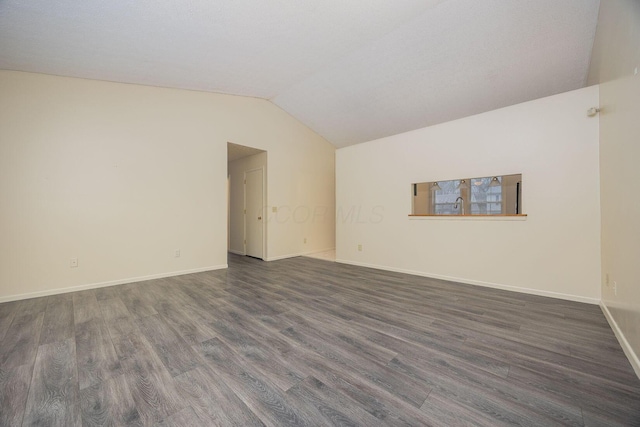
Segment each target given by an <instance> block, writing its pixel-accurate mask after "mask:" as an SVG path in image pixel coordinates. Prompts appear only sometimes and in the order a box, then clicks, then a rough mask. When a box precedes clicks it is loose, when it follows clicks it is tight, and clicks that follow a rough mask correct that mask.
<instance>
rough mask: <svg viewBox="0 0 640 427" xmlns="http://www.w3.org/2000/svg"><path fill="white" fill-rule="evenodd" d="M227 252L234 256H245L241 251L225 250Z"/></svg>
mask: <svg viewBox="0 0 640 427" xmlns="http://www.w3.org/2000/svg"><path fill="white" fill-rule="evenodd" d="M227 252H231V253H232V254H236V255H242V256H244V255H246V254H245V253H244V252H242V251H236V250H235V249H227Z"/></svg>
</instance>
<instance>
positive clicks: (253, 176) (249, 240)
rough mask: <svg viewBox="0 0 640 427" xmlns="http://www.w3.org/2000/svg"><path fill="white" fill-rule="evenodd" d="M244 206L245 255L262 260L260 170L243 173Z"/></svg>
mask: <svg viewBox="0 0 640 427" xmlns="http://www.w3.org/2000/svg"><path fill="white" fill-rule="evenodd" d="M244 206H245V214H244V236H245V253H246V254H247V255H249V256H252V257H255V258H260V259H262V258H263V253H262V246H263V244H262V242H263V238H262V234H263V228H262V224H263V222H264V220H263V212H262V206H263V204H262V169H256V170H252V171H249V172H245V175H244Z"/></svg>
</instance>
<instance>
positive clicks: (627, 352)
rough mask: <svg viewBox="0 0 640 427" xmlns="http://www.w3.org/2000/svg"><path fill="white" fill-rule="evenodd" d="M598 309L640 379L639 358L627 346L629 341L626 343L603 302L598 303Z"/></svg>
mask: <svg viewBox="0 0 640 427" xmlns="http://www.w3.org/2000/svg"><path fill="white" fill-rule="evenodd" d="M600 308H601V309H602V313H604V317H605V318H606V319H607V322H609V326H611V329H613V333H614V334H615V335H616V338H617V339H618V342H619V343H620V346H621V347H622V351H624V354H625V355H626V356H627V359H629V362H630V363H631V367H632V368H633V370H634V371H635V373H636V375H637V376H638V378H640V358H638V355H637V354H636V352H635V351H633V348H632V347H631V344H629V341H627V338H626V337H625V336H624V334H623V333H622V330H621V329H620V327H619V326H618V323H617V322H616V319H614V318H613V315H612V314H611V312H610V311H609V308H608V307H607V305H606V304H605V303H604V301H600Z"/></svg>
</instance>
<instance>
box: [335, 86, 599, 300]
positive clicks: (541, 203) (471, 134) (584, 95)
mask: <svg viewBox="0 0 640 427" xmlns="http://www.w3.org/2000/svg"><path fill="white" fill-rule="evenodd" d="M596 105H598V88H597V87H590V88H585V89H581V90H577V91H573V92H568V93H564V94H560V95H556V96H552V97H549V98H544V99H539V100H536V101H532V102H528V103H524V104H520V105H515V106H512V107H507V108H503V109H500V110H496V111H491V112H488V113H485V114H480V115H477V116H473V117H468V118H464V119H460V120H457V121H453V122H449V123H444V124H441V125H436V126H432V127H428V128H424V129H419V130H416V131H413V132H408V133H404V134H399V135H395V136H391V137H388V138H383V139H380V140H376V141H371V142H368V143H364V144H358V145H355V146H352V147H347V148H342V149H339V150H338V151H337V152H336V177H337V178H336V179H337V181H336V183H337V190H336V202H337V211H338V220H337V224H336V230H337V240H336V251H337V254H336V255H337V258H338V259H339V260H341V261H343V262H347V263H353V264H360V265H368V266H374V267H380V268H387V269H391V270H397V271H405V272H410V273H415V274H421V275H426V276H431V277H438V278H445V279H451V280H456V281H461V282H467V283H473V284H479V285H484V286H493V287H498V288H504V289H513V290H518V291H522V292H530V293H535V294H540V295H548V296H554V297H559V298H566V299H572V300H578V301H586V302H591V303H597V302H599V300H600V207H599V175H598V119H597V118H589V117H587V115H586V111H587V109H588V108H590V107H593V106H596ZM515 173H522V180H523V207H524V213H526V214H528V215H529V216H528V217H527V218H526V220H496V219H495V218H490V219H480V218H462V219H460V218H432V219H409V218H408V217H407V215H408V214H409V213H410V212H411V188H410V184H411V183H414V182H429V181H439V180H449V179H456V178H460V177H469V176H472V177H473V176H493V175H507V174H515ZM359 244H361V245H362V251H358V245H359Z"/></svg>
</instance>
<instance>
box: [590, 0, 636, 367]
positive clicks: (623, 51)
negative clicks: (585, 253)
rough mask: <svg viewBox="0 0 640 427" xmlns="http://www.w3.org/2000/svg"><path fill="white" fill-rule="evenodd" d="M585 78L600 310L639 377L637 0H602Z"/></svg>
mask: <svg viewBox="0 0 640 427" xmlns="http://www.w3.org/2000/svg"><path fill="white" fill-rule="evenodd" d="M636 73H637V74H636ZM589 81H590V82H591V83H600V106H601V108H602V112H601V113H600V171H601V190H600V191H601V206H602V303H603V309H604V311H605V314H607V316H608V317H609V321H610V323H611V324H612V327H613V329H614V331H615V332H616V334H617V335H618V339H619V340H620V342H621V344H622V347H623V348H624V349H625V352H626V353H627V356H628V357H629V360H630V361H631V363H632V365H633V366H634V369H635V370H636V373H637V374H638V376H640V360H639V359H638V356H639V355H640V263H638V260H639V259H640V225H639V221H640V196H639V195H640V166H639V164H638V162H639V160H640V142H639V138H640V2H638V1H637V0H607V1H603V2H601V4H600V16H599V19H598V29H597V32H596V40H595V45H594V52H593V57H592V64H591V70H590V73H589ZM607 276H608V277H609V283H607ZM614 282H615V288H614Z"/></svg>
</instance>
